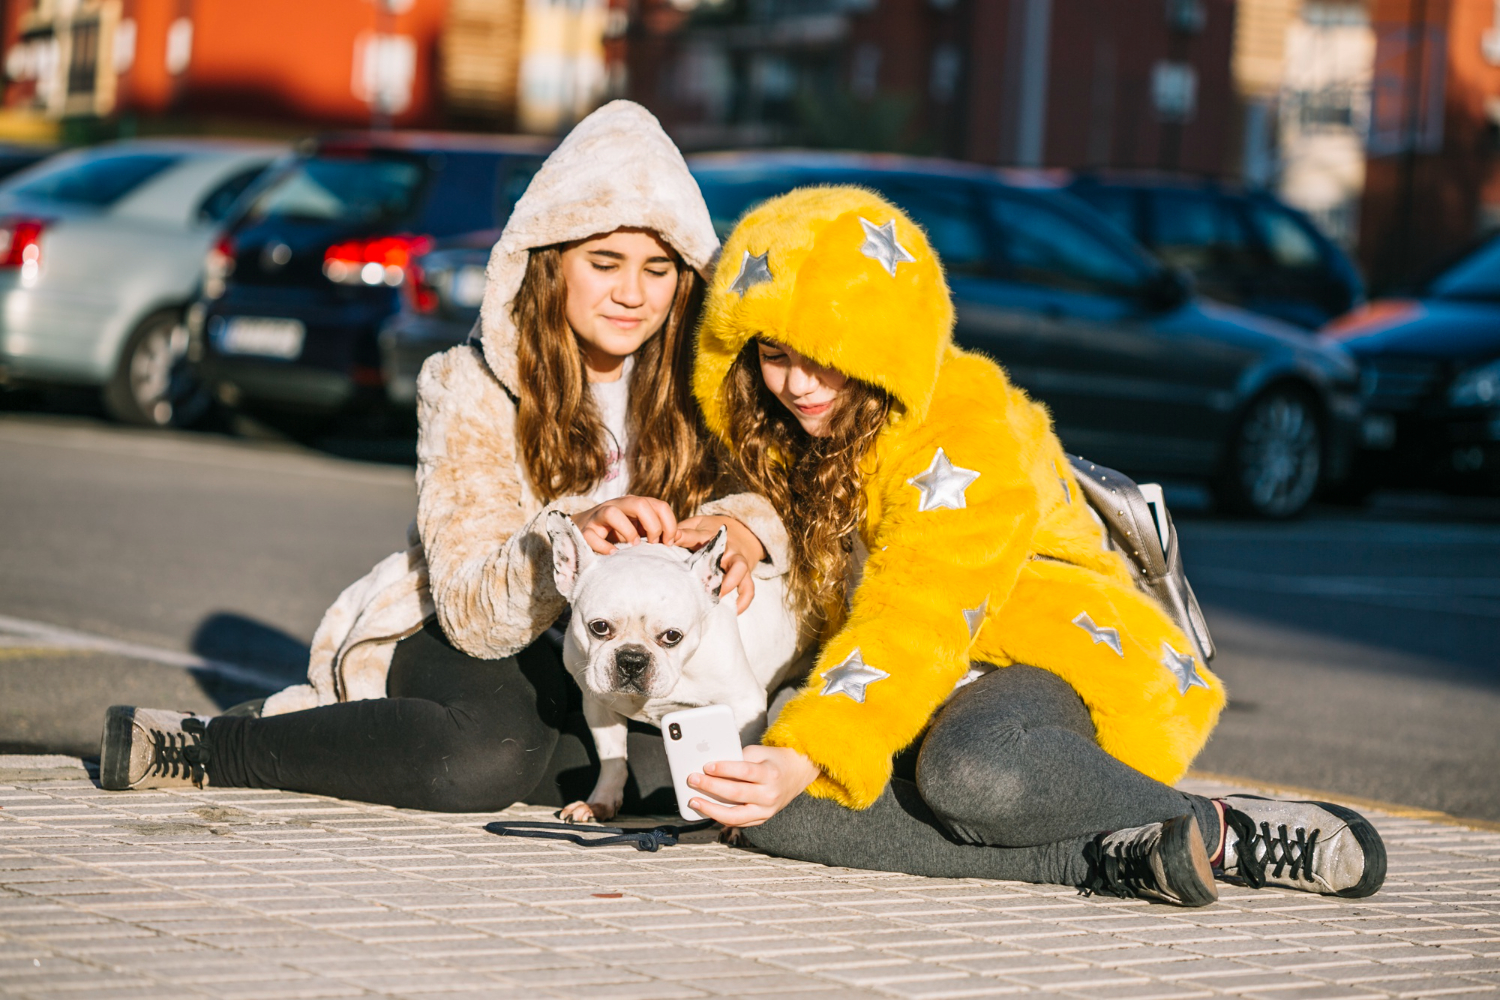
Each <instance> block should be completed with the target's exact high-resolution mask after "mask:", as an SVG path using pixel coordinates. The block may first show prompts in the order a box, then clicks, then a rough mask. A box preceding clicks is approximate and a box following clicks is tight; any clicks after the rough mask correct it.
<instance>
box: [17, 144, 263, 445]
mask: <svg viewBox="0 0 1500 1000" xmlns="http://www.w3.org/2000/svg"><path fill="white" fill-rule="evenodd" d="M283 152H285V147H282V146H276V145H271V144H265V143H245V142H221V141H213V140H190V139H174V140H132V141H125V142H115V143H107V144H105V145H101V146H97V147H94V148H92V149H87V150H81V151H77V152H70V153H63V154H61V155H59V156H55V157H53V158H51V159H49V160H46V161H44V162H43V163H40V164H38V165H37V166H35V167H32V168H30V169H29V170H25V171H23V172H21V173H18V174H16V175H15V176H13V177H10V178H7V179H6V181H5V182H4V183H3V184H0V384H4V383H6V382H10V383H18V384H24V383H68V384H73V385H86V386H98V387H99V388H100V390H101V392H102V396H103V401H104V405H105V408H106V409H107V410H108V411H109V413H110V414H111V415H113V416H114V417H116V418H117V419H119V420H122V421H125V422H127V423H133V424H143V425H146V426H166V425H168V424H173V423H182V422H185V421H187V420H190V419H192V417H193V416H195V415H196V412H198V411H201V409H202V408H203V407H204V406H205V405H206V403H207V396H206V394H205V393H204V392H203V391H202V390H201V389H199V388H198V387H197V385H196V384H195V383H194V382H193V381H192V378H191V375H190V373H189V371H188V366H187V365H185V364H183V361H184V355H185V354H186V352H187V348H188V335H187V331H186V329H184V328H183V326H182V313H183V309H184V308H185V306H186V305H187V303H188V302H189V301H190V300H191V299H192V298H193V297H194V295H195V294H196V293H197V290H198V287H199V284H200V281H201V279H202V272H203V262H204V258H205V256H206V255H207V253H208V250H209V249H210V247H211V245H212V242H213V240H214V237H215V232H216V228H217V225H218V223H219V222H220V221H222V220H223V219H224V217H225V215H227V214H228V212H229V209H230V206H231V205H233V204H234V202H235V201H236V200H237V199H238V198H239V196H240V195H241V194H242V193H244V191H245V190H246V189H247V188H248V187H249V186H250V185H251V184H252V183H253V182H254V181H255V179H256V178H257V177H259V176H260V174H261V173H262V172H263V171H264V170H265V168H266V167H267V166H268V165H269V164H270V163H271V162H272V161H273V160H274V159H275V158H276V157H277V156H278V155H280V154H282V153H283Z"/></svg>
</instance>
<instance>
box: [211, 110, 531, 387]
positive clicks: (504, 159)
mask: <svg viewBox="0 0 1500 1000" xmlns="http://www.w3.org/2000/svg"><path fill="white" fill-rule="evenodd" d="M551 145H552V143H551V142H550V141H548V140H543V139H531V138H523V137H483V136H464V135H445V134H436V133H369V134H358V135H349V136H336V137H330V138H325V139H321V140H318V141H316V142H313V143H310V144H309V145H308V146H307V147H306V148H304V149H303V150H302V151H301V152H300V153H299V154H298V155H296V156H295V157H293V158H291V159H290V160H289V161H288V162H287V163H285V164H283V165H282V166H281V167H280V168H279V169H277V170H275V171H274V172H273V173H272V175H271V176H270V177H269V178H267V179H266V180H265V181H263V182H262V183H261V185H260V187H259V189H258V191H256V192H254V193H253V194H252V195H251V196H250V197H248V198H247V199H246V201H245V204H244V207H243V208H242V209H240V210H238V211H237V212H236V214H235V215H234V217H232V218H231V219H230V220H229V222H228V223H227V225H226V228H225V231H224V234H223V236H222V238H221V239H220V240H219V242H218V245H217V246H216V247H215V249H214V250H213V251H211V252H210V254H209V258H208V262H207V267H206V274H205V278H204V290H203V297H202V300H201V301H200V302H199V303H198V304H197V306H196V307H195V308H193V309H192V310H190V311H189V315H188V327H189V332H190V333H191V334H192V336H193V338H194V348H195V351H194V353H195V355H196V356H197V357H198V359H199V364H200V369H201V372H202V374H203V377H204V378H205V379H206V380H207V381H208V382H209V383H210V384H211V385H212V386H214V387H215V389H216V392H217V394H218V396H219V398H220V399H221V400H223V401H224V402H225V403H228V404H230V405H235V406H243V407H247V408H251V409H256V408H259V409H271V410H280V411H300V412H303V413H313V414H329V413H335V412H338V411H341V410H345V409H347V408H350V407H351V406H352V405H354V404H358V403H359V402H361V401H369V402H372V403H374V402H383V400H384V397H385V395H386V390H385V374H384V370H383V367H382V363H381V357H380V353H379V348H378V345H377V340H376V335H377V332H378V331H379V329H380V327H381V324H382V323H384V322H385V320H386V319H387V318H388V317H390V316H391V315H392V314H393V313H395V312H396V310H397V309H398V307H399V306H400V303H401V301H402V299H403V297H407V298H412V299H413V301H414V304H415V305H421V304H422V300H420V299H419V298H418V297H419V296H420V295H421V294H422V289H421V287H420V286H419V285H418V283H417V282H415V281H414V280H413V278H414V272H413V267H412V265H413V261H414V260H415V259H416V258H418V257H420V256H421V255H423V254H424V253H427V252H429V251H430V250H431V249H432V248H434V247H435V246H436V245H437V244H438V243H439V242H440V241H442V240H444V239H445V238H448V237H452V236H454V235H456V234H460V233H466V232H472V231H475V230H486V229H489V230H498V229H499V228H500V227H501V226H503V225H504V223H505V220H506V219H507V218H508V217H509V214H510V210H511V207H512V206H513V205H514V204H515V200H516V199H517V198H518V197H519V196H520V194H521V192H522V191H524V190H525V188H526V184H527V183H528V182H529V181H530V179H531V176H532V174H534V173H535V172H536V170H537V168H538V167H539V166H540V165H541V162H542V160H543V158H544V157H545V155H546V153H547V152H548V150H549V149H550V147H551Z"/></svg>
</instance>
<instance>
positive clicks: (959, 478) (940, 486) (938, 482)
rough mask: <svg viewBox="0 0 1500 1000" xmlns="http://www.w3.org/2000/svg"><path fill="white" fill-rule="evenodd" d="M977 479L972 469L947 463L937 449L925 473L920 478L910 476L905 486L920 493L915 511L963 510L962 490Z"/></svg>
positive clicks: (946, 459)
mask: <svg viewBox="0 0 1500 1000" xmlns="http://www.w3.org/2000/svg"><path fill="white" fill-rule="evenodd" d="M978 478H979V473H977V472H975V471H974V470H973V469H961V468H959V467H958V466H956V465H954V464H953V463H952V462H950V461H948V456H947V455H945V454H943V449H941V448H939V449H938V450H937V454H936V455H934V456H932V464H931V465H929V466H928V467H927V471H926V472H924V473H922V474H921V475H920V476H912V477H911V478H910V479H908V480H907V481H906V484H907V485H908V486H915V487H916V488H917V489H919V490H921V491H922V499H921V500H920V501H918V503H917V510H940V509H942V508H944V507H946V508H948V509H949V510H963V509H964V507H965V506H966V504H965V502H964V490H966V489H968V488H969V484H970V483H972V482H973V481H974V480H976V479H978Z"/></svg>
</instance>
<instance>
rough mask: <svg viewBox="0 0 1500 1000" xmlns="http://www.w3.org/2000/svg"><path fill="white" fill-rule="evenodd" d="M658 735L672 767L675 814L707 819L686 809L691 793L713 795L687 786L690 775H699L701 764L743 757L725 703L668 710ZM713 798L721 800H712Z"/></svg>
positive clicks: (738, 732)
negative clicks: (665, 746)
mask: <svg viewBox="0 0 1500 1000" xmlns="http://www.w3.org/2000/svg"><path fill="white" fill-rule="evenodd" d="M661 735H662V739H663V740H664V741H665V742H666V744H667V764H668V765H669V766H670V767H671V768H672V788H673V790H674V791H676V793H677V814H678V815H679V816H681V817H682V818H683V819H685V820H688V821H689V822H696V821H698V820H700V819H707V818H708V817H707V816H702V815H699V813H698V811H697V810H696V809H689V808H688V800H689V799H691V798H692V797H693V796H695V795H701V796H702V797H704V798H706V799H712V798H714V797H713V796H712V795H709V794H708V793H707V792H700V791H698V790H697V789H695V788H690V787H689V786H688V783H687V780H688V775H690V774H702V773H703V765H704V764H707V763H709V762H710V761H715V760H744V759H745V757H744V754H743V753H741V748H740V731H739V727H737V726H736V725H735V724H734V713H733V712H731V711H730V710H729V706H727V705H705V706H704V707H703V708H685V709H683V710H682V711H680V712H668V713H667V714H666V715H664V716H662V717H661ZM715 801H722V800H718V799H715Z"/></svg>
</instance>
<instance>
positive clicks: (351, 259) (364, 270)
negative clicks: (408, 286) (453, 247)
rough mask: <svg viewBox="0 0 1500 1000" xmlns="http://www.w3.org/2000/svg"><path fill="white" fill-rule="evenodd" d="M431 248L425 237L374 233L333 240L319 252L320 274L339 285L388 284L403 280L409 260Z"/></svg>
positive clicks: (397, 283)
mask: <svg viewBox="0 0 1500 1000" xmlns="http://www.w3.org/2000/svg"><path fill="white" fill-rule="evenodd" d="M430 249H432V240H431V239H430V238H429V237H426V236H412V235H410V234H402V235H398V236H374V237H370V238H367V239H362V240H349V241H348V242H345V243H336V244H334V245H333V246H331V247H329V248H328V250H327V252H325V253H324V254H323V274H324V276H325V277H327V278H328V280H329V281H332V282H334V283H335V284H339V285H389V286H390V287H392V288H395V287H397V286H398V285H400V284H402V283H403V282H404V281H406V272H407V269H408V268H410V267H411V265H412V260H413V259H414V258H416V257H418V256H420V255H422V254H424V253H426V252H427V251H428V250H430Z"/></svg>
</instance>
